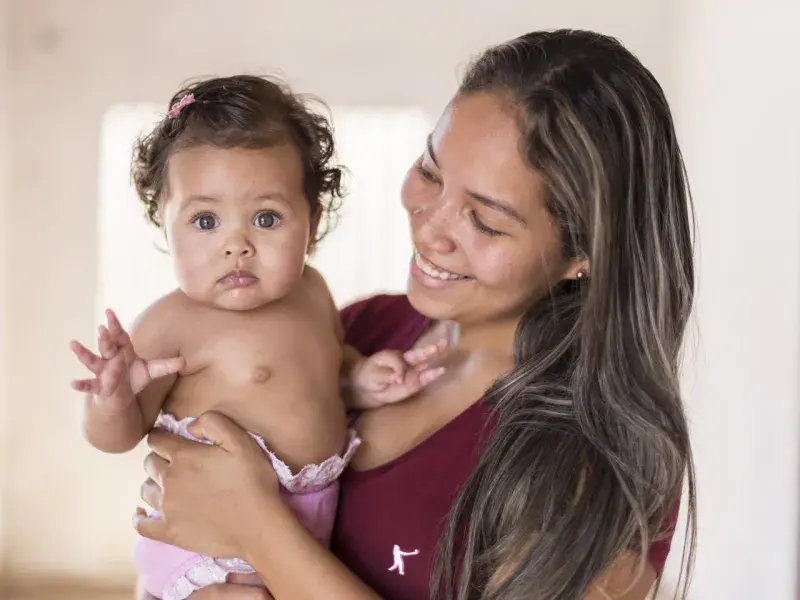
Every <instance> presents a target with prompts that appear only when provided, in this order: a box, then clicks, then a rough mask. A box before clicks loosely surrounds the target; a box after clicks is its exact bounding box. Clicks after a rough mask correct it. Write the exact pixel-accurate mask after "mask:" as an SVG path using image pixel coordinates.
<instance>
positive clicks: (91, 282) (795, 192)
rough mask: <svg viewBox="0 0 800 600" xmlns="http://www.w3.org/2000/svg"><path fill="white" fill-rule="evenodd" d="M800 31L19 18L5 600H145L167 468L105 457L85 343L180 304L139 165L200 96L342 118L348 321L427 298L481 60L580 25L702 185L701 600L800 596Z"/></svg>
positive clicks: (4, 94) (637, 4) (256, 12)
mask: <svg viewBox="0 0 800 600" xmlns="http://www.w3.org/2000/svg"><path fill="white" fill-rule="evenodd" d="M798 26H800V2H798V0H760V1H758V2H746V1H745V0H741V1H739V2H729V1H726V0H604V1H603V2H597V1H596V0H561V1H560V2H547V1H544V0H492V1H489V0H403V1H402V2H401V1H399V0H382V1H380V2H376V1H372V2H370V1H367V0H339V1H338V2H326V1H324V0H316V1H311V0H307V1H300V0H294V1H293V2H277V1H274V0H226V1H225V2H212V1H203V2H201V1H198V0H138V1H135V2H132V1H124V0H69V1H66V0H0V42H1V43H0V330H2V334H3V335H2V341H3V345H2V347H0V581H2V585H0V595H1V596H0V597H3V598H8V599H10V598H14V599H21V598H34V597H37V598H38V597H45V598H72V597H75V598H83V599H90V598H112V597H117V596H118V597H120V598H128V597H131V596H130V592H129V589H130V586H131V585H132V581H133V575H132V567H131V562H130V546H131V539H132V530H131V527H130V517H131V513H132V510H133V507H134V505H135V504H136V502H137V500H138V489H139V485H140V483H141V480H142V476H143V475H142V471H141V459H142V457H143V455H144V453H143V451H142V449H141V448H140V449H138V450H137V451H136V452H133V453H131V454H129V455H125V456H106V455H102V454H100V453H99V452H97V451H94V450H92V449H91V448H90V447H89V446H88V445H87V444H86V443H85V442H84V441H83V440H82V438H81V435H80V428H79V421H80V398H79V397H78V396H77V395H76V394H74V393H73V392H71V391H70V389H69V386H68V382H69V381H70V379H72V378H73V377H75V376H76V375H78V374H79V373H80V369H79V365H78V364H77V362H76V361H75V359H74V358H73V357H72V356H71V355H70V353H69V351H68V347H67V343H68V340H69V339H70V338H73V337H76V338H79V339H82V340H85V341H87V342H90V341H91V340H92V339H93V336H94V331H95V326H96V324H97V321H98V316H99V314H100V311H101V310H102V309H103V308H104V307H105V306H112V307H114V308H116V309H118V311H119V313H120V315H121V316H122V317H123V319H124V320H125V321H127V322H130V320H131V319H132V318H133V316H134V315H135V314H136V313H138V311H140V310H141V309H142V308H143V307H144V306H146V305H147V304H148V303H149V302H150V301H152V300H153V299H154V298H155V297H157V296H158V295H159V294H161V293H163V292H164V291H166V290H168V289H170V288H171V286H172V285H173V283H172V276H171V273H170V270H169V265H168V263H167V260H166V256H165V255H164V254H163V252H161V251H160V250H159V247H160V246H163V244H161V243H160V241H159V240H158V237H157V235H155V233H154V232H153V231H152V230H151V229H150V228H149V227H148V226H147V224H146V223H145V221H144V219H143V218H142V217H141V212H140V209H139V205H138V203H137V201H136V200H135V198H134V196H133V194H132V191H131V189H130V185H129V177H128V171H127V167H128V161H129V160H130V149H131V143H132V141H133V139H134V137H135V136H136V135H138V134H139V133H140V132H141V131H143V130H144V129H146V128H148V127H149V125H150V124H151V123H152V122H153V120H154V119H155V118H158V116H159V115H160V114H162V113H163V111H164V110H165V108H166V107H165V104H166V102H167V100H168V98H169V97H170V96H171V95H172V94H173V93H174V92H175V91H176V90H177V89H178V86H179V85H180V84H181V83H182V82H184V81H185V80H186V79H189V78H193V77H197V76H205V75H227V74H231V73H235V72H241V71H246V72H252V73H258V74H279V75H282V76H284V77H285V78H286V79H287V80H288V81H289V82H290V83H291V84H292V85H293V86H294V87H295V88H296V89H297V90H298V91H303V92H311V93H314V94H317V95H319V96H320V97H322V98H323V99H324V100H325V101H326V102H327V103H328V104H329V105H330V106H331V109H332V112H333V116H334V122H335V125H336V131H337V137H338V141H339V144H340V158H341V159H342V161H343V162H344V163H345V164H347V166H348V167H349V168H350V170H351V172H352V174H353V178H352V180H351V182H350V189H351V191H352V194H351V196H350V198H348V199H347V202H346V205H345V209H344V211H343V213H342V221H341V224H340V226H339V227H338V229H337V230H336V232H335V233H334V234H333V235H332V236H331V237H330V239H328V240H327V241H326V242H324V243H323V245H322V246H321V248H320V251H319V257H318V259H317V264H318V266H319V268H320V269H322V270H323V272H324V273H325V275H326V276H327V277H328V279H329V281H330V283H331V287H332V288H333V291H334V294H335V295H336V298H337V300H338V301H339V302H340V303H344V302H346V301H348V300H350V299H352V298H354V297H356V296H359V295H363V294H366V293H370V292H375V291H378V290H400V289H402V288H403V286H404V282H405V275H406V268H407V261H408V258H409V245H408V240H407V235H406V223H405V217H404V215H403V213H402V211H401V210H400V207H399V195H398V192H399V185H400V181H401V179H402V177H403V174H404V172H405V170H406V169H407V168H408V166H409V165H410V164H411V162H412V160H413V159H414V158H415V157H416V156H417V155H418V153H419V152H421V150H422V146H423V142H424V137H425V135H426V134H427V132H428V131H429V128H430V127H431V124H432V122H433V121H434V120H435V119H436V117H437V116H438V114H439V112H440V111H441V109H442V108H443V106H444V105H445V103H446V102H447V101H448V99H449V97H450V95H451V94H452V92H453V90H454V89H455V86H456V84H457V81H458V76H459V74H460V73H461V72H462V71H463V68H464V66H465V65H466V63H467V61H468V59H469V58H470V56H472V55H474V54H475V53H477V52H479V51H480V50H481V49H482V48H483V47H485V46H486V45H489V44H492V43H497V42H501V41H503V40H505V39H506V38H510V37H512V36H515V35H518V34H521V33H524V32H526V31H528V30H532V29H549V28H555V27H575V28H590V29H595V30H599V31H601V32H604V33H608V34H612V35H615V36H617V37H619V38H620V39H621V40H622V41H623V42H624V43H625V44H626V45H627V46H628V47H630V48H631V49H632V50H633V51H634V52H635V53H636V54H637V55H638V56H639V57H640V58H641V59H642V61H643V62H644V63H645V64H646V65H647V66H648V67H649V68H650V69H651V70H652V71H653V72H654V73H655V75H656V77H657V78H658V79H659V80H660V81H661V82H662V84H663V86H664V88H665V89H666V91H667V95H668V97H669V99H670V102H671V103H672V106H673V109H674V112H675V115H676V119H677V123H678V129H679V134H680V137H681V140H682V144H683V149H684V152H685V155H686V160H687V164H688V169H689V174H690V178H691V182H692V185H693V192H694V195H695V201H696V205H697V206H696V208H697V217H698V225H699V247H698V265H699V299H698V304H697V309H696V313H695V323H694V326H693V331H692V336H691V339H690V340H689V343H688V345H687V360H686V368H685V391H686V401H687V404H688V407H689V411H690V416H691V420H692V430H693V436H694V444H695V452H696V462H697V473H698V489H699V546H698V554H697V563H696V571H695V578H694V584H693V587H692V592H691V595H690V598H691V599H692V600H760V599H764V600H789V599H791V598H796V597H797V596H796V590H797V566H798V564H799V563H800V561H799V560H798V532H799V531H800V528H799V527H798V522H799V520H798V513H799V509H800V506H799V505H798V497H799V495H798V491H799V488H798V484H799V483H800V481H799V480H798V472H799V468H800V439H799V438H798V433H800V377H799V376H798V371H800V368H799V367H800V319H799V318H798V314H799V313H800V285H799V284H798V281H800V243H799V240H800V141H799V140H800V117H799V116H798V109H800V67H798V60H799V59H800V41H795V40H796V38H793V36H794V35H795V34H796V31H797V29H798ZM681 545H682V536H680V535H678V536H676V540H675V543H674V545H673V554H672V557H671V562H670V565H669V569H668V571H667V575H666V579H667V585H665V586H664V587H665V589H664V591H665V592H668V591H669V590H670V587H671V586H670V582H672V581H674V577H675V573H676V572H677V565H678V563H679V560H680V548H681ZM115 594H116V595H117V596H115ZM667 596H668V594H664V597H667Z"/></svg>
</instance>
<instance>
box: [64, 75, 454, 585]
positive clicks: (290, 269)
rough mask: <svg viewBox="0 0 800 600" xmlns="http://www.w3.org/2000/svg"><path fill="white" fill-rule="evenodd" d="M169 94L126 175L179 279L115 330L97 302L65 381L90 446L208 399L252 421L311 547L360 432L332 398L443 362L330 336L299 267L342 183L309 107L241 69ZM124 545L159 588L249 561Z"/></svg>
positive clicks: (405, 379)
mask: <svg viewBox="0 0 800 600" xmlns="http://www.w3.org/2000/svg"><path fill="white" fill-rule="evenodd" d="M170 106H171V108H170V109H169V112H168V113H167V115H166V116H165V117H164V119H163V120H162V121H161V122H160V123H159V124H158V125H157V126H156V127H155V129H154V130H153V131H152V133H150V135H148V136H147V137H145V138H143V139H142V140H140V142H139V143H138V144H137V147H136V149H135V152H134V161H133V181H134V183H135V186H136V189H137V192H138V194H139V197H140V198H141V200H142V202H143V203H144V205H145V208H146V212H147V216H148V218H149V219H150V221H152V222H153V223H154V224H155V225H156V226H158V227H160V228H162V229H163V231H164V233H165V235H166V240H167V243H168V245H169V249H170V254H171V256H172V259H173V261H174V267H175V273H176V277H177V281H178V285H179V288H178V289H177V290H175V291H173V292H172V293H170V294H168V295H166V296H165V297H163V298H161V299H159V300H158V301H156V302H155V303H154V304H153V305H151V306H150V307H149V308H147V309H146V310H145V311H144V312H143V313H142V314H141V315H140V316H139V318H138V319H137V320H136V322H135V324H134V326H133V328H132V330H131V332H130V336H129V335H128V333H127V332H126V331H125V330H124V329H123V327H122V326H121V325H120V323H119V321H118V319H117V317H116V316H115V315H114V313H113V312H112V311H107V314H106V316H107V321H108V322H107V325H106V326H101V327H100V328H99V333H98V352H99V354H94V353H93V352H92V351H90V350H88V349H87V348H86V347H84V346H83V345H81V344H80V343H78V342H74V341H73V342H72V350H73V351H74V352H75V354H76V355H77V357H78V358H79V359H80V361H81V362H82V363H83V364H84V365H85V366H86V367H87V368H88V369H89V370H90V371H91V372H92V374H93V377H92V378H90V379H82V380H79V381H75V382H73V387H74V388H75V389H76V390H78V391H82V392H87V393H88V394H87V400H86V409H85V416H84V429H85V434H86V437H87V439H88V440H89V442H90V443H91V444H92V445H93V446H95V447H96V448H98V449H100V450H103V451H105V452H126V451H128V450H131V449H132V448H134V447H135V446H136V445H137V444H138V443H139V441H141V440H142V438H143V437H144V436H145V435H146V434H147V433H148V431H149V430H150V429H151V428H152V427H154V426H155V427H163V428H165V429H167V430H169V431H172V432H174V433H176V434H179V435H182V436H184V437H188V438H191V439H195V438H193V437H192V436H191V435H190V434H189V433H188V430H187V428H188V426H189V424H190V423H191V422H192V421H193V420H194V418H196V417H197V416H199V415H200V414H202V413H203V412H206V411H208V410H216V411H220V412H222V413H224V414H226V415H227V416H228V417H230V418H231V419H233V420H234V421H235V422H237V423H238V424H239V425H240V426H241V427H243V428H245V429H246V430H248V431H250V432H251V434H252V435H253V437H254V438H255V439H256V440H257V442H258V443H259V445H260V446H261V447H262V449H263V450H264V452H265V457H267V458H268V459H269V460H270V461H271V464H272V466H273V467H274V469H275V471H276V473H277V475H278V478H279V480H280V482H281V484H282V488H283V492H284V498H285V500H286V502H287V503H288V504H289V506H291V507H292V509H293V510H294V511H295V512H296V513H297V515H298V518H299V519H300V521H301V522H302V523H303V524H304V525H305V526H306V527H307V528H308V529H309V530H310V531H311V532H312V533H313V534H314V535H315V537H317V539H319V541H320V542H321V543H323V544H326V545H327V544H328V542H329V540H330V535H331V530H332V527H333V520H334V516H335V513H336V504H337V500H338V483H337V480H338V477H339V476H340V474H341V473H342V470H343V469H344V468H345V466H346V465H347V463H348V461H349V460H350V458H351V457H352V455H353V453H354V451H355V450H356V448H357V446H358V444H359V440H358V438H357V437H356V436H355V434H354V433H353V432H352V431H349V429H348V421H347V416H346V407H348V406H349V407H362V408H363V407H369V406H375V405H377V404H381V403H386V402H394V401H398V400H401V399H403V398H405V397H407V396H409V395H411V394H413V393H415V392H417V391H418V390H419V389H421V388H422V387H423V386H425V385H427V384H428V383H429V382H431V381H432V380H433V379H435V378H437V377H438V376H439V375H441V374H442V369H441V368H434V367H431V366H429V361H430V360H431V359H432V358H433V357H434V355H435V354H436V353H437V352H438V351H439V350H441V349H442V348H443V346H444V345H443V344H440V345H438V346H431V347H426V348H421V349H419V350H414V351H411V352H408V353H405V354H399V353H396V352H391V351H389V352H381V353H379V354H377V355H374V356H372V357H370V358H364V357H362V356H359V355H357V353H356V352H355V351H354V350H353V349H350V348H344V347H343V345H342V335H341V332H340V325H339V315H338V311H337V309H336V307H335V305H334V302H333V300H332V298H331V295H330V293H329V291H328V288H327V286H326V284H325V281H324V280H323V278H322V277H321V276H320V275H319V273H317V272H316V271H315V270H314V269H312V268H311V267H309V266H308V265H307V264H306V258H307V256H308V255H309V253H310V252H311V251H312V250H313V248H314V245H315V243H316V242H317V241H319V239H320V237H321V236H320V235H317V232H318V229H319V228H320V224H321V222H322V221H327V218H328V217H329V216H330V215H331V214H332V212H333V211H334V210H335V208H336V203H337V202H338V200H339V199H340V198H341V182H340V180H341V175H342V171H341V170H340V169H339V168H338V167H337V166H336V165H335V164H333V156H334V142H333V135H332V131H331V127H330V124H329V122H328V121H327V120H326V118H325V117H323V116H321V115H320V114H317V113H314V112H312V111H311V110H310V109H309V108H308V107H307V105H306V104H305V103H304V102H303V100H301V99H300V98H299V97H298V96H296V95H293V94H292V93H291V92H290V91H289V90H288V89H287V88H286V87H285V86H283V85H281V84H279V83H276V82H273V81H270V80H266V79H263V78H259V77H253V76H235V77H226V78H216V79H209V80H206V81H202V82H199V83H196V84H194V85H192V86H190V87H188V88H186V89H183V90H181V91H180V92H178V93H177V94H176V95H175V97H174V98H173V100H172V102H171V105H170ZM342 384H344V386H343V385H342ZM342 387H344V388H345V392H343V391H342V390H341V388H342ZM344 396H347V397H346V398H345V397H344ZM198 441H199V440H198ZM135 560H136V563H137V566H138V568H139V571H140V579H141V582H142V584H143V585H144V587H145V588H146V589H147V590H148V592H149V593H150V594H152V595H153V596H155V597H156V598H161V599H163V600H182V599H184V598H187V597H188V596H189V595H191V594H192V593H193V592H194V591H196V590H198V589H200V588H202V587H205V586H207V585H212V584H216V583H225V582H226V581H227V579H228V576H229V575H230V574H232V573H252V572H253V571H252V569H251V568H250V567H249V565H247V564H246V563H245V562H243V561H242V560H240V559H238V558H235V557H224V558H220V557H206V556H200V555H196V554H192V553H190V552H187V551H184V550H181V549H179V548H174V547H171V546H167V545H164V544H161V543H158V542H155V541H152V540H147V539H144V538H138V539H137V543H136V548H135Z"/></svg>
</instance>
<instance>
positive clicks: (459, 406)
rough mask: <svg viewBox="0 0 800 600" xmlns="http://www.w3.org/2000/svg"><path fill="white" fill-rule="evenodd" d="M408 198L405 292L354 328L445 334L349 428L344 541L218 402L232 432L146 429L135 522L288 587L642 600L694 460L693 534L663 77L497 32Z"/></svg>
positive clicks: (675, 183) (322, 592)
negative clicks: (315, 533) (303, 519)
mask: <svg viewBox="0 0 800 600" xmlns="http://www.w3.org/2000/svg"><path fill="white" fill-rule="evenodd" d="M402 199H403V204H404V206H405V208H406V209H407V210H408V213H409V218H410V224H411V234H412V238H413V242H414V246H415V249H416V252H415V256H414V260H413V261H412V265H411V276H410V278H409V284H408V295H407V297H405V296H399V297H389V296H382V297H377V298H372V299H370V300H367V301H365V302H362V303H359V304H356V305H354V306H353V307H349V308H348V309H345V311H344V312H343V324H344V328H345V337H346V341H347V342H348V343H349V344H351V345H353V346H355V347H356V348H358V349H359V350H361V351H362V352H364V353H370V352H374V351H376V350H378V349H381V348H388V347H392V348H401V349H405V348H410V347H412V346H419V345H422V344H427V343H430V341H432V340H437V339H439V338H440V337H441V336H443V335H447V336H448V337H449V338H450V341H451V344H452V350H451V351H450V352H449V354H448V356H447V358H446V367H447V372H446V375H445V376H443V377H441V378H440V379H439V380H437V381H436V382H435V383H434V384H432V385H431V386H429V387H428V388H426V389H425V390H423V391H422V392H421V393H420V394H418V395H417V396H416V397H415V398H413V399H411V400H409V401H407V402H404V403H401V404H396V405H387V406H383V407H376V408H374V409H372V410H366V411H364V412H362V413H361V414H360V416H359V417H358V419H357V420H356V421H355V427H356V428H357V429H358V431H359V433H360V435H361V437H362V438H363V440H364V444H363V446H362V448H361V450H360V451H359V453H358V455H357V456H356V458H355V461H354V463H353V465H352V469H351V472H350V473H349V474H348V475H346V476H345V478H344V479H343V481H342V497H341V507H340V514H339V519H338V524H337V530H336V532H335V533H334V542H333V551H334V553H335V555H336V556H334V554H332V553H330V552H329V551H327V550H326V549H324V548H322V547H321V546H319V545H318V544H317V543H316V542H315V541H314V540H313V539H312V538H311V537H310V535H309V534H308V533H307V532H306V531H305V530H304V529H303V527H302V526H301V525H300V524H299V523H298V522H297V521H296V519H295V518H294V517H293V516H292V513H291V512H290V511H289V510H288V509H287V508H286V507H285V506H284V505H283V504H282V502H281V500H280V498H279V496H278V487H277V484H276V478H275V476H274V473H272V472H270V471H269V469H267V468H265V463H264V461H263V458H262V456H261V455H260V453H259V452H258V450H257V448H256V446H255V445H254V444H253V443H252V441H251V440H250V439H249V438H248V436H247V435H246V434H245V433H244V432H243V431H241V430H240V429H238V428H237V427H236V426H235V425H233V424H232V423H231V422H230V421H228V420H227V419H225V418H224V417H222V416H220V415H215V414H208V415H205V416H204V417H203V418H201V419H200V421H199V425H198V430H197V432H198V433H200V434H202V435H204V436H205V437H206V438H208V439H210V440H212V441H214V442H215V443H216V446H211V447H210V446H202V445H199V444H192V443H191V442H187V441H185V440H180V439H175V438H173V437H170V436H169V435H167V434H164V433H162V432H154V433H153V434H152V435H151V437H150V444H151V447H152V449H153V453H152V454H151V455H150V456H149V457H148V459H147V460H146V469H147V472H148V474H149V476H150V477H151V480H149V481H148V483H146V484H145V486H144V487H143V498H144V500H145V501H146V502H147V503H148V504H150V505H152V506H155V507H156V508H158V509H159V510H160V511H161V512H162V513H164V515H165V518H164V520H162V521H151V520H148V519H144V518H141V515H140V516H139V518H137V521H136V523H137V529H138V530H139V532H140V533H142V534H143V535H146V536H150V537H154V538H156V539H161V540H164V541H167V542H170V543H173V544H176V545H179V546H184V547H187V548H189V549H191V550H195V551H197V552H203V553H205V554H211V555H219V556H234V555H235V556H242V557H244V558H245V559H246V560H248V562H249V563H250V564H252V565H254V567H255V568H256V569H257V571H258V572H259V574H260V575H261V577H262V579H263V580H264V582H265V583H266V585H267V587H268V589H269V590H270V592H271V594H272V595H273V596H274V597H275V598H277V599H278V600H284V599H287V600H298V599H305V598H321V597H324V598H328V599H337V598H342V599H344V598H347V599H351V600H353V599H362V598H363V599H367V598H373V599H374V598H379V597H383V598H387V599H389V600H407V599H420V598H425V597H430V596H433V597H439V598H447V599H450V598H458V599H459V600H466V599H472V598H481V599H487V600H488V599H492V600H494V599H497V600H500V599H503V600H511V599H517V598H520V599H521V598H526V599H527V598H537V599H547V600H551V599H559V600H562V599H573V598H575V599H577V598H585V599H591V600H594V599H602V598H610V597H613V598H624V599H625V600H641V599H643V598H645V596H646V595H647V592H648V590H649V589H650V588H651V586H652V584H653V583H654V582H655V581H656V579H657V578H658V576H659V573H660V572H661V569H662V568H663V564H664V560H665V557H666V553H667V552H668V550H669V540H670V538H671V533H672V525H673V524H674V519H675V507H676V502H677V500H678V498H679V496H680V490H681V487H682V482H683V477H684V474H685V473H686V472H687V471H688V475H689V510H690V524H691V529H692V532H691V533H692V534H693V527H694V525H693V523H694V519H693V517H694V481H693V474H692V462H691V449H690V444H689V437H688V432H687V424H686V419H685V415H684V412H683V408H682V404H681V398H680V392H679V387H678V363H679V352H680V348H681V343H682V339H683V334H684V330H685V326H686V323H687V319H688V317H689V313H690V310H691V305H692V297H693V286H694V271H693V264H692V242H691V227H690V206H689V197H688V191H687V182H686V177H685V173H684V167H683V162H682V159H681V154H680V150H679V148H678V143H677V140H676V136H675V131H674V128H673V124H672V118H671V115H670V111H669V108H668V106H667V102H666V100H665V98H664V94H663V92H662V90H661V88H660V86H659V85H658V83H657V82H656V80H655V79H654V78H653V76H652V75H651V74H650V73H649V72H648V71H647V70H646V69H645V68H644V67H643V66H642V65H641V64H640V63H639V61H638V60H637V59H636V58H634V57H633V56H632V55H631V54H630V53H629V52H628V51H627V50H625V49H624V48H623V47H622V46H620V45H619V44H618V43H617V42H616V41H615V40H613V39H610V38H607V37H604V36H601V35H597V34H594V33H589V32H579V31H557V32H551V33H544V32H536V33H531V34H528V35H525V36H522V37H520V38H517V39H515V40H512V41H510V42H508V43H506V44H502V45H500V46H496V47H494V48H490V49H489V50H487V51H486V52H484V53H483V54H482V55H481V56H480V57H479V58H478V60H477V61H476V62H475V63H474V64H473V65H472V66H471V67H470V69H469V70H468V72H467V74H466V76H465V78H464V81H463V82H462V84H461V86H460V88H459V90H458V93H457V94H456V95H455V97H454V98H453V100H452V101H451V103H450V104H449V105H448V107H447V108H446V110H445V111H444V114H443V115H442V117H441V118H440V120H439V122H438V124H437V126H436V128H435V130H434V131H433V132H432V134H431V136H430V137H429V139H428V141H427V146H426V149H425V151H424V153H423V154H422V156H421V158H420V159H419V161H418V162H417V163H416V164H415V165H414V167H413V168H412V169H411V170H410V172H409V174H408V177H407V179H406V182H405V184H404V186H403V190H402ZM690 539H693V535H691V536H690ZM337 557H338V558H337ZM201 594H202V596H201ZM195 597H196V598H197V599H198V600H201V599H202V598H206V599H209V598H214V597H218V598H222V597H230V598H243V599H244V598H248V597H252V598H265V597H267V596H266V594H265V592H263V590H256V589H254V588H246V587H240V586H236V585H228V586H223V587H220V588H217V589H209V590H205V591H203V592H200V593H198V594H196V596H195Z"/></svg>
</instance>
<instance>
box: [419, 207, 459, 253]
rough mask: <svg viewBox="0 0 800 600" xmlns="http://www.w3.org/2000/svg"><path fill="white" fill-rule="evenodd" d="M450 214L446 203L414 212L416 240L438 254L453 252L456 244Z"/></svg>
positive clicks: (421, 208) (420, 208)
mask: <svg viewBox="0 0 800 600" xmlns="http://www.w3.org/2000/svg"><path fill="white" fill-rule="evenodd" d="M450 212H451V210H450V207H448V206H447V204H446V203H444V202H442V203H439V204H437V205H430V206H426V207H418V208H415V209H414V210H412V211H411V230H412V233H413V238H414V240H415V241H416V242H417V243H418V244H420V245H421V246H424V247H425V249H426V250H428V251H432V252H434V253H437V254H448V253H450V252H453V251H454V250H455V249H456V243H455V241H454V238H453V233H454V232H453V224H454V223H453V219H452V216H451V215H450V214H449V213H450Z"/></svg>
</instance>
